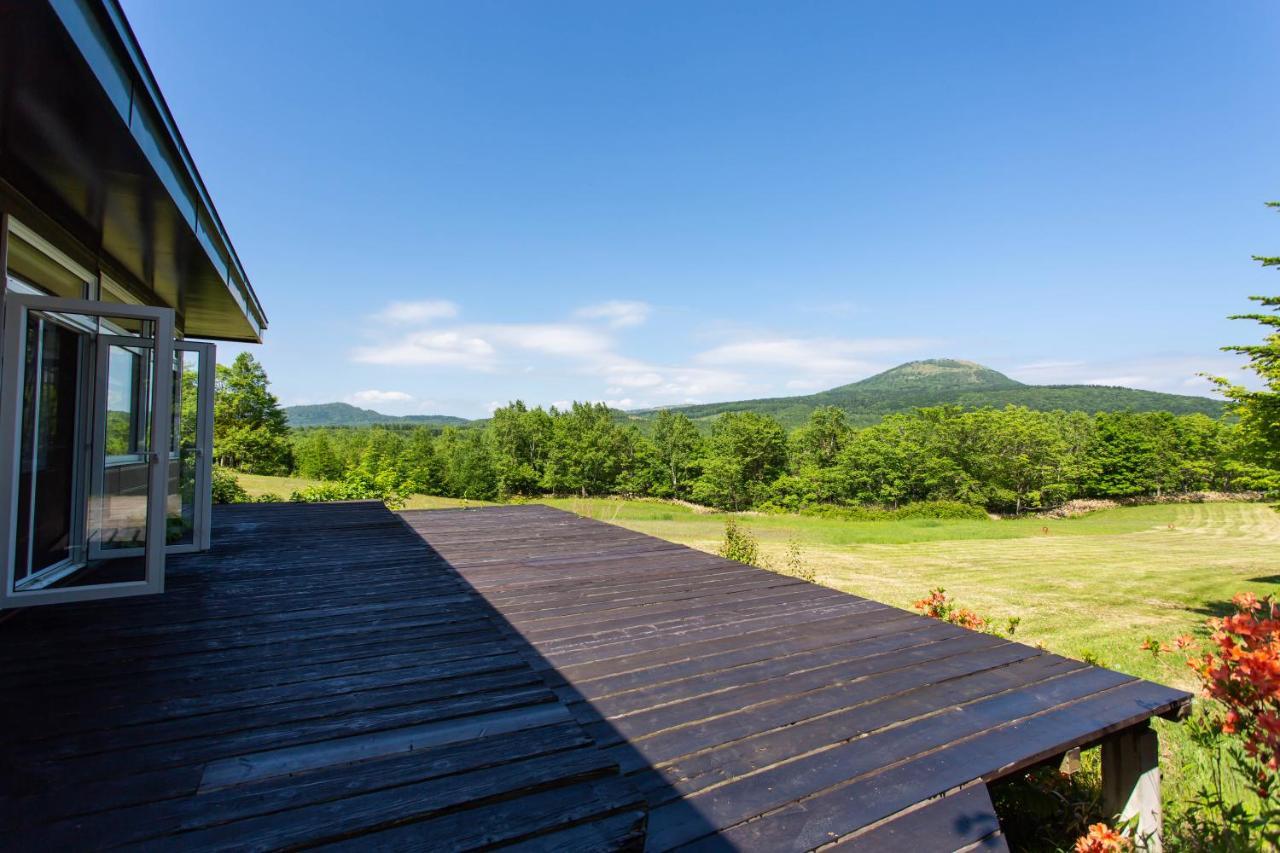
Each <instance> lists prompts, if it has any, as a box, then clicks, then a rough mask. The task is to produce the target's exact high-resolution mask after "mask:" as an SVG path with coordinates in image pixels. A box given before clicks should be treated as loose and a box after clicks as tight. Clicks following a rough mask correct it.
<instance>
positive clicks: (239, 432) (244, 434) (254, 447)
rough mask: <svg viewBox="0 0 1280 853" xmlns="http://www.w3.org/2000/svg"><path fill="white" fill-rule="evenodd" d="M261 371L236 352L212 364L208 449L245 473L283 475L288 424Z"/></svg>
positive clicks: (288, 457)
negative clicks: (229, 360) (225, 362)
mask: <svg viewBox="0 0 1280 853" xmlns="http://www.w3.org/2000/svg"><path fill="white" fill-rule="evenodd" d="M269 385H270V382H269V381H268V380H267V371H266V370H265V369H264V368H263V367H262V365H261V364H259V363H258V362H257V361H256V360H255V359H254V357H253V356H252V355H250V354H249V353H247V352H242V353H240V354H239V355H238V356H236V359H235V361H233V362H232V363H231V366H230V367H227V366H225V365H221V364H219V365H218V369H217V381H216V382H215V383H214V402H213V454H214V458H215V459H217V461H218V464H219V465H223V466H226V467H228V468H237V469H239V470H241V471H247V472H249V473H251V474H275V475H280V474H288V473H289V471H290V469H291V468H292V466H293V458H292V448H291V446H290V443H289V423H288V420H287V419H286V417H285V413H284V410H283V409H282V408H280V401H279V400H277V399H276V396H275V395H274V394H272V393H271V392H270V391H269V390H267V389H268V386H269Z"/></svg>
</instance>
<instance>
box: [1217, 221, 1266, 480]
mask: <svg viewBox="0 0 1280 853" xmlns="http://www.w3.org/2000/svg"><path fill="white" fill-rule="evenodd" d="M1267 206H1268V207H1273V208H1277V209H1280V202H1277V201H1271V202H1267ZM1253 259H1254V260H1255V261H1257V262H1258V263H1260V264H1262V266H1264V267H1277V268H1280V256H1276V257H1266V256H1260V255H1255V256H1254V258H1253ZM1249 299H1251V300H1252V301H1254V302H1257V303H1258V304H1259V305H1261V306H1262V307H1263V308H1269V309H1271V312H1272V313H1270V314H1266V313H1262V312H1258V313H1253V314H1234V315H1232V317H1231V319H1233V320H1254V321H1256V322H1258V323H1260V324H1261V325H1262V326H1263V327H1264V329H1266V330H1268V331H1266V334H1265V336H1264V337H1263V339H1262V343H1260V344H1245V345H1240V346H1227V347H1223V350H1225V351H1227V352H1234V353H1237V354H1239V355H1243V356H1245V357H1246V358H1248V360H1249V369H1250V370H1252V371H1253V372H1254V373H1256V374H1257V375H1258V378H1259V379H1261V380H1262V385H1263V387H1262V389H1260V390H1257V391H1251V390H1249V389H1248V388H1246V387H1244V386H1243V385H1240V384H1238V383H1235V382H1232V381H1230V380H1229V379H1226V378H1225V377H1220V376H1218V377H1210V378H1211V379H1212V380H1213V381H1214V383H1215V384H1217V386H1218V388H1219V389H1220V390H1221V391H1222V393H1223V394H1224V395H1225V396H1226V397H1227V399H1228V400H1230V401H1231V403H1232V409H1233V411H1234V412H1235V414H1236V415H1237V416H1238V417H1239V418H1240V426H1241V427H1242V435H1241V438H1242V439H1243V441H1242V443H1241V448H1240V449H1241V451H1242V452H1243V454H1244V457H1245V461H1248V462H1251V463H1253V464H1255V465H1260V466H1262V467H1264V468H1268V469H1271V470H1274V471H1280V296H1250V297H1249Z"/></svg>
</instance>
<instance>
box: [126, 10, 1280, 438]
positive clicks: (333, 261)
mask: <svg viewBox="0 0 1280 853" xmlns="http://www.w3.org/2000/svg"><path fill="white" fill-rule="evenodd" d="M123 6H124V8H125V11H126V13H127V15H128V17H129V19H130V21H131V23H132V25H133V27H134V29H135V31H136V33H137V35H138V38H139V40H140V42H141V43H142V47H143V50H144V52H145V53H146V55H147V57H148V60H149V62H150V64H151V66H152V69H153V71H154V72H155V74H156V77H157V78H158V80H159V82H160V86H161V89H162V90H163V92H164V94H165V97H166V99H167V101H168V103H169V106H170V108H171V109H172V111H173V113H174V115H175V117H176V119H177V122H178V125H179V128H180V129H181V131H182V133H183V136H184V138H185V140H186V142H187V145H188V147H189V148H190V150H191V152H192V155H193V157H194V158H195V161H196V164H197V166H198V167H199V169H200V171H201V174H202V176H203V178H204V181H205V183H206V185H207V186H208V188H209V190H210V193H211V195H212V197H213V199H214V203H215V204H216V206H217V208H218V211H219V213H220V215H221V217H222V220H223V222H224V224H225V225H226V227H227V230H228V232H229V234H230V236H231V239H232V242H233V243H234V244H235V246H236V249H237V251H238V253H239V255H240V258H241V260H242V261H243V263H244V266H245V269H246V270H247V272H248V274H249V277H250V280H251V281H252V282H253V285H254V288H255V290H256V291H257V293H258V295H259V297H260V299H261V300H262V302H263V305H264V306H265V308H266V311H267V315H268V319H269V323H270V325H269V328H268V331H267V334H266V342H265V343H264V344H263V345H262V346H258V347H252V348H251V351H252V352H253V353H254V355H255V356H256V357H257V358H259V359H260V360H261V361H262V362H263V363H264V364H265V366H266V368H267V371H268V374H269V376H270V378H271V380H272V389H273V390H274V391H275V393H276V394H277V395H278V396H279V397H280V399H281V401H282V402H283V403H284V404H286V405H295V404H304V403H324V402H333V401H345V402H350V403H353V404H356V405H360V406H364V407H368V408H374V409H377V410H379V411H383V412H388V413H394V414H410V413H414V414H452V415H460V416H464V417H482V416H484V415H486V414H487V413H488V412H489V411H490V410H491V409H492V408H493V407H495V406H498V405H503V404H505V403H506V402H508V401H509V400H513V399H517V398H519V399H524V400H525V401H527V402H529V403H531V404H543V405H548V404H557V405H564V404H565V403H567V402H568V401H571V400H603V401H607V402H609V403H611V404H612V405H615V406H619V407H622V408H642V407H649V406H657V405H666V404H678V403H687V402H711V401H718V400H734V399H743V398H747V397H761V396H777V395H790V394H799V393H807V392H811V391H817V390H821V389H824V388H828V387H832V386H836V385H841V384H844V383H847V382H852V381H855V380H858V379H861V378H864V377H866V376H869V375H872V374H874V373H876V372H879V371H881V370H883V369H886V368H888V367H892V366H894V365H896V364H899V363H901V362H904V361H908V360H912V359H918V358H963V359H970V360H973V361H977V362H980V363H982V364H985V365H988V366H990V367H993V368H995V369H997V370H1001V371H1003V372H1005V373H1007V374H1008V375H1010V376H1012V377H1014V378H1016V379H1019V380H1022V381H1025V382H1031V383H1037V384H1046V383H1065V382H1085V383H1097V384H1115V385H1127V386H1131V387H1137V388H1149V389H1153V390H1158V391H1171V392H1177V393H1208V386H1207V385H1206V384H1205V382H1204V380H1203V379H1200V378H1198V377H1197V375H1196V374H1197V373H1198V372H1200V371H1210V372H1227V373H1228V375H1231V376H1232V377H1238V378H1242V379H1243V378H1245V377H1246V376H1247V374H1245V373H1242V372H1240V371H1239V366H1240V361H1239V359H1238V358H1236V357H1234V356H1231V355H1228V354H1224V353H1222V352H1220V351H1219V348H1220V347H1221V346H1222V345H1224V344H1232V343H1252V342H1255V341H1256V340H1258V339H1259V337H1260V331H1259V327H1258V326H1256V325H1254V324H1251V323H1247V322H1240V321H1234V322H1233V321H1229V320H1227V319H1226V315H1228V314H1231V313H1233V312H1239V311H1242V310H1248V308H1249V303H1248V302H1247V299H1246V297H1247V296H1248V295H1249V294H1254V293H1275V292H1277V290H1280V287H1278V285H1280V277H1277V274H1276V271H1275V270H1264V269H1262V268H1261V267H1259V266H1258V264H1256V263H1254V262H1253V261H1251V260H1250V256H1251V255H1254V254H1276V253H1277V252H1280V215H1278V214H1277V213H1276V212H1274V211H1270V210H1268V209H1267V208H1265V207H1264V205H1263V202H1265V201H1267V200H1271V199H1280V157H1278V156H1277V152H1278V151H1280V111H1278V110H1276V109H1275V93H1276V91H1277V86H1280V50H1277V49H1276V45H1277V44H1280V5H1277V4H1276V3H1274V2H1271V0H1241V2H1232V3H1202V2H1177V1H1176V0H1175V2H1154V0H1152V1H1151V2H1126V3H1114V2H1109V1H1104V0H1091V1H1089V2H1071V3H1065V2H1063V3H1055V4H1048V3H1026V2H972V3H949V2H942V0H939V2H935V3H916V2H902V3H862V2H806V3H784V2H776V3H750V2H737V1H736V0H735V2H710V0H707V1H706V2H702V0H699V2H692V3H690V2H687V0H683V2H644V3H641V2H616V3H613V2H610V3H600V2H583V3H575V2H564V1H563V0H544V2H537V3H535V2H514V0H513V2H484V0H466V2H461V1H460V2H454V3H447V4H443V3H430V2H421V0H412V2H408V1H406V2H392V0H371V2H367V3H360V4H353V3H351V2H350V0H341V2H336V1H335V0H305V1H304V0H297V2H287V0H268V1H267V2H263V0H184V2H181V3H175V2H172V0H123ZM238 351H239V348H238V347H236V346H234V345H223V346H222V347H220V360H226V359H228V358H230V357H232V356H234V354H235V353H236V352H238Z"/></svg>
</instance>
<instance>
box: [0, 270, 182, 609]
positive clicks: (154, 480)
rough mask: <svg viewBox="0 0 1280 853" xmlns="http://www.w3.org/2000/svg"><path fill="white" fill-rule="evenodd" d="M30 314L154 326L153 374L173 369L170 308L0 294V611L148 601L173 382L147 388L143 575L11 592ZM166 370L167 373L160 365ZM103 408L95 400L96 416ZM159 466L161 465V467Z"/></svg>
mask: <svg viewBox="0 0 1280 853" xmlns="http://www.w3.org/2000/svg"><path fill="white" fill-rule="evenodd" d="M32 311H43V312H49V313H55V314H81V315H86V316H93V317H102V318H110V317H122V318H127V319H132V320H149V321H151V322H152V323H153V324H154V327H153V328H154V339H153V340H154V343H153V345H154V347H155V364H156V374H157V376H158V375H160V367H159V366H160V365H172V363H173V345H174V340H173V327H174V313H173V310H172V309H169V308H153V307H150V306H143V305H119V304H114V303H104V302H98V301H94V300H88V299H61V298H58V297H52V296H36V295H30V294H23V293H17V292H14V291H9V292H7V293H6V294H5V296H4V321H3V328H4V338H3V341H4V358H3V361H2V362H0V364H3V371H4V377H3V381H0V386H2V387H3V388H4V393H3V394H0V507H4V511H3V512H0V609H7V608H11V607H26V606H30V605H36V604H57V603H62V602H72V601H89V600H94V599H102V598H118V597H122V596H130V595H147V594H152V593H159V592H163V591H164V561H165V551H166V549H165V547H164V542H165V527H166V513H165V496H166V495H167V492H168V475H169V464H168V463H169V455H168V449H169V431H170V426H171V424H172V417H173V413H172V400H171V398H172V387H171V386H172V383H171V382H168V381H156V382H153V383H152V388H151V441H150V444H149V446H148V454H149V458H148V463H149V465H150V470H149V471H148V478H147V521H146V530H147V533H146V541H147V545H146V547H145V548H144V551H145V556H144V563H145V574H144V579H143V580H141V581H118V582H114V583H103V584H91V585H86V586H82V587H64V588H44V589H15V584H14V564H15V559H14V557H15V554H14V548H15V544H16V542H15V533H16V531H17V524H18V518H17V516H18V500H17V496H18V472H19V471H20V470H21V469H20V467H19V456H20V454H21V447H22V428H21V423H20V416H21V410H22V406H21V401H22V396H23V394H22V392H23V384H24V383H25V381H26V377H25V372H24V370H23V369H22V366H23V364H24V359H23V345H24V343H25V340H26V325H27V317H28V315H29V314H30V312H32ZM105 369H106V368H105V366H104V365H101V364H98V365H95V374H96V375H95V379H96V378H97V376H101V375H103V371H105ZM165 369H170V368H168V367H166V368H165ZM100 405H103V402H102V401H101V400H100V399H95V400H94V403H93V406H94V409H95V410H96V409H97V407H98V406H100ZM162 462H163V464H161V463H162Z"/></svg>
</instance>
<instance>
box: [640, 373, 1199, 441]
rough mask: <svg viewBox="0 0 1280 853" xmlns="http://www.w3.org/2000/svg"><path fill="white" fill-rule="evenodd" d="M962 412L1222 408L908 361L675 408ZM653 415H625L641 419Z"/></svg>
mask: <svg viewBox="0 0 1280 853" xmlns="http://www.w3.org/2000/svg"><path fill="white" fill-rule="evenodd" d="M942 405H959V406H965V407H967V408H982V407H984V406H993V407H996V408H1003V407H1004V406H1025V407H1026V408H1028V409H1033V410H1035V411H1041V412H1051V411H1064V412H1090V413H1092V412H1119V411H1132V412H1170V413H1172V414H1175V415H1189V414H1204V415H1208V416H1210V417H1218V416H1219V415H1221V414H1222V412H1223V404H1222V403H1221V402H1219V401H1217V400H1213V399H1210V398H1208V397H1194V396H1189V395H1184V394H1163V393H1160V392H1158V391H1140V390H1138V389H1135V388H1120V387H1112V386H1105V385H1027V384H1024V383H1022V382H1018V381H1017V380H1014V379H1010V378H1009V377H1008V376H1005V375H1004V374H1003V373H1000V372H999V371H996V370H992V369H991V368H989V367H983V366H982V365H980V364H975V363H974V362H971V361H961V360H958V359H946V358H935V359H928V360H925V361H912V362H908V363H906V364H902V365H899V366H897V367H895V368H892V369H891V370H886V371H885V372H884V373H878V374H876V375H875V376H871V377H868V378H866V379H863V380H861V381H859V382H853V383H850V384H848V385H841V386H840V387H838V388H832V389H830V390H828V391H820V392H818V393H816V394H808V395H805V396H802V397H768V398H764V399H759V400H738V401H733V402H728V403H706V404H701V405H694V406H680V407H678V409H677V410H678V411H680V412H682V413H684V414H685V415H687V416H688V417H689V418H691V419H693V420H694V421H700V420H709V419H711V418H714V417H716V416H718V415H721V414H724V413H725V412H755V413H757V414H762V415H770V416H772V417H775V418H777V419H778V420H779V421H781V422H782V423H783V425H784V426H788V427H793V426H799V425H800V424H802V423H804V421H805V420H806V419H807V418H808V417H809V415H810V414H811V413H812V412H813V411H814V410H815V409H818V408H821V407H823V406H835V407H837V408H839V409H842V410H843V411H844V412H845V413H846V414H847V415H848V417H849V423H850V424H851V425H853V426H870V425H871V424H874V423H877V422H879V421H880V420H881V419H882V418H883V417H885V416H886V415H891V414H897V413H900V412H907V411H910V410H912V409H915V408H923V407H927V406H942ZM656 414H657V410H645V411H639V412H631V413H629V415H630V416H631V417H632V418H637V419H642V420H643V419H648V418H650V417H653V416H655V415H656Z"/></svg>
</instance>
